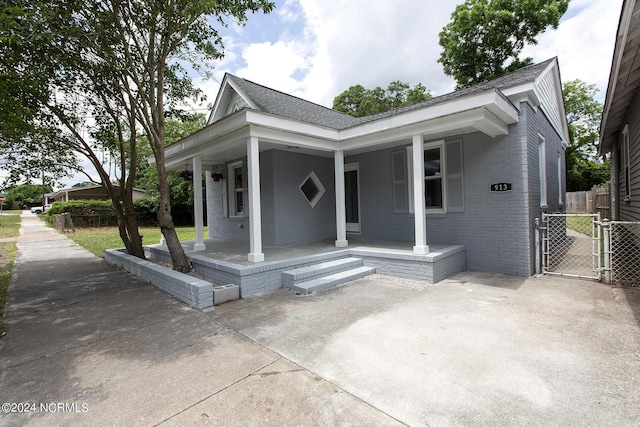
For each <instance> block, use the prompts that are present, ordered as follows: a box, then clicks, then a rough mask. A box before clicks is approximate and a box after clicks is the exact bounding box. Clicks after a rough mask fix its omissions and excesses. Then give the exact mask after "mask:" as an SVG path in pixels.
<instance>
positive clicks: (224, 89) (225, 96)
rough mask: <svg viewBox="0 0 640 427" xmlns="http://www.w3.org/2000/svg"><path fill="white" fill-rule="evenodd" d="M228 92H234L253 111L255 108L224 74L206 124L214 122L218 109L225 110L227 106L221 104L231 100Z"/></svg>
mask: <svg viewBox="0 0 640 427" xmlns="http://www.w3.org/2000/svg"><path fill="white" fill-rule="evenodd" d="M230 91H235V92H236V93H237V94H238V95H240V96H241V97H242V99H243V100H244V101H245V102H246V103H247V105H248V106H249V107H251V108H254V109H255V108H257V107H256V106H255V104H254V103H253V102H252V101H251V99H250V98H249V97H248V96H247V95H246V94H245V93H244V92H243V91H242V90H241V89H240V88H238V87H237V86H236V85H235V84H233V82H232V81H231V80H229V78H228V77H227V74H225V76H224V79H223V80H222V84H221V85H220V89H218V95H217V96H216V101H215V103H214V105H213V109H212V110H211V114H210V115H209V118H208V120H207V124H211V123H213V122H214V121H215V120H216V119H215V117H216V113H217V112H218V110H219V109H220V108H225V109H226V108H227V106H226V105H223V103H224V102H229V100H230V99H231V96H230V94H229V92H230ZM221 118H222V117H220V118H219V119H221Z"/></svg>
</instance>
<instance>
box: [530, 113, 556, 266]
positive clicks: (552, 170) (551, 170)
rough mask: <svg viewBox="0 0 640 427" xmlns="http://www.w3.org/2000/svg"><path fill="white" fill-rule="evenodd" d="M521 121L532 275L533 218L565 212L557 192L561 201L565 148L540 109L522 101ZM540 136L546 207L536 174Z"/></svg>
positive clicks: (533, 247)
mask: <svg viewBox="0 0 640 427" xmlns="http://www.w3.org/2000/svg"><path fill="white" fill-rule="evenodd" d="M521 108H522V109H523V115H522V117H523V122H524V124H525V125H526V129H527V144H528V150H527V151H526V153H525V154H526V160H525V161H526V164H527V171H528V173H527V179H528V181H529V189H530V197H529V232H530V234H529V248H530V250H531V251H532V253H533V254H534V257H532V259H531V262H530V265H531V270H532V272H531V274H534V273H535V245H536V242H535V238H534V233H535V218H540V217H541V216H542V212H547V213H558V212H565V204H564V203H562V204H561V203H560V201H559V193H562V195H563V197H562V200H563V202H564V201H565V199H566V196H565V193H566V178H565V177H566V163H565V150H564V148H563V147H562V139H561V138H560V136H559V135H558V134H557V132H556V131H555V129H554V128H553V127H552V126H551V125H550V123H549V122H548V121H547V119H546V117H545V115H544V114H543V113H542V111H540V110H537V111H536V110H534V109H533V108H532V107H531V106H530V105H529V104H523V105H522V106H521ZM539 136H542V137H543V138H544V139H545V149H546V156H545V157H546V159H545V160H546V161H545V165H546V171H547V206H546V207H543V206H541V205H540V177H539V161H540V156H539V153H538V141H539ZM558 155H559V156H560V158H561V162H562V166H561V169H562V172H561V175H562V180H561V182H558Z"/></svg>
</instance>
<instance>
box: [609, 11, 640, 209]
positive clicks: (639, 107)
mask: <svg viewBox="0 0 640 427" xmlns="http://www.w3.org/2000/svg"><path fill="white" fill-rule="evenodd" d="M639 47H640V3H637V2H636V1H625V2H624V3H623V5H622V13H621V15H620V23H619V25H618V32H617V35H616V44H615V48H614V51H613V62H612V65H611V75H610V76H609V86H608V88H607V96H606V98H605V104H604V112H603V115H602V123H601V125H600V147H599V154H600V155H606V154H609V153H611V160H612V161H611V165H612V168H611V169H612V173H611V181H612V189H613V191H612V194H611V196H612V197H611V198H612V203H611V207H612V217H613V218H612V219H614V220H622V221H640V96H639V95H640V89H639V88H640V54H638V49H639Z"/></svg>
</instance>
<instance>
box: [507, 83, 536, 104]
mask: <svg viewBox="0 0 640 427" xmlns="http://www.w3.org/2000/svg"><path fill="white" fill-rule="evenodd" d="M502 93H504V94H505V96H507V98H509V99H510V100H512V102H513V103H514V104H515V105H516V107H517V108H518V109H520V103H521V102H527V103H529V105H531V107H533V108H534V109H536V108H538V107H539V106H540V97H539V96H538V94H537V93H536V85H535V83H534V82H530V83H525V84H523V85H518V86H513V87H509V88H504V89H502Z"/></svg>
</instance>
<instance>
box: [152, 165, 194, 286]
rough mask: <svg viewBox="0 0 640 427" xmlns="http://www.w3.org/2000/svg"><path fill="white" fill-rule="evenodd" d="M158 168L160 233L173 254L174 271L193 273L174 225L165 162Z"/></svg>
mask: <svg viewBox="0 0 640 427" xmlns="http://www.w3.org/2000/svg"><path fill="white" fill-rule="evenodd" d="M157 166H158V190H159V192H160V209H159V210H158V222H159V223H160V231H161V232H162V235H163V236H164V239H165V240H166V242H167V249H169V253H170V254H171V262H172V264H173V269H174V270H176V271H180V272H182V273H187V272H189V271H191V262H190V261H189V258H188V257H187V254H186V253H185V252H184V248H183V247H182V245H181V244H180V240H179V239H178V235H177V233H176V228H175V226H174V225H173V217H172V216H171V203H170V196H169V184H168V182H167V171H166V169H165V167H164V162H163V163H162V164H161V163H160V162H158V163H157Z"/></svg>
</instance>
